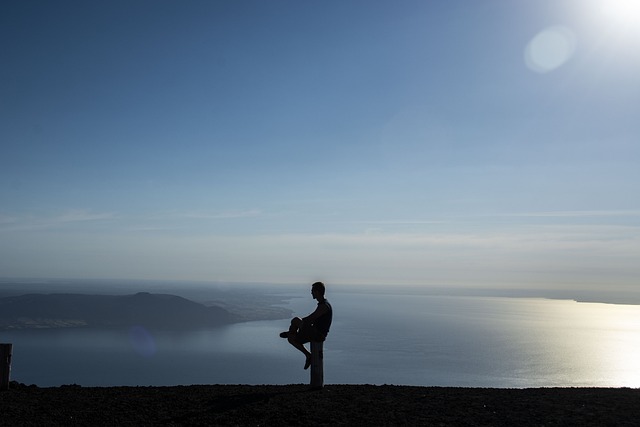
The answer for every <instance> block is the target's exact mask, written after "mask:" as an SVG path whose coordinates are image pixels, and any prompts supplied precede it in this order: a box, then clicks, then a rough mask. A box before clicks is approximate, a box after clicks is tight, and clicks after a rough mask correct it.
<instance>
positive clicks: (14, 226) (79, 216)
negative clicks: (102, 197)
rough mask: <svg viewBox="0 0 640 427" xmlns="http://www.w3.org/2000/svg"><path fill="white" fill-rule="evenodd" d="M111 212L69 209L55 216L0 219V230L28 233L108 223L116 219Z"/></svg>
mask: <svg viewBox="0 0 640 427" xmlns="http://www.w3.org/2000/svg"><path fill="white" fill-rule="evenodd" d="M116 218H117V215H116V214H115V213H113V212H94V211H91V210H88V209H71V210H68V211H66V212H64V213H62V214H59V215H55V216H48V217H42V216H34V215H31V214H29V215H24V216H21V217H18V216H15V217H8V216H3V217H0V230H3V231H30V230H46V229H53V228H58V227H63V226H71V225H74V224H81V223H90V222H98V221H108V220H113V219H116Z"/></svg>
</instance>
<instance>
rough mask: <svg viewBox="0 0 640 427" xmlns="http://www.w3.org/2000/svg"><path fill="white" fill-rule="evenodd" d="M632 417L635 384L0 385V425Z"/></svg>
mask: <svg viewBox="0 0 640 427" xmlns="http://www.w3.org/2000/svg"><path fill="white" fill-rule="evenodd" d="M638 423H640V389H606V388H571V389H570V388H548V389H545V388H541V389H482V388H448V387H407V386H392V385H383V386H373V385H327V386H325V387H324V388H323V389H321V390H309V387H308V386H306V385H262V386H249V385H193V386H174V387H96V388H94V387H80V386H75V385H71V386H62V387H52V388H39V387H36V386H26V385H23V384H18V383H15V382H14V383H12V384H11V385H10V389H9V390H7V391H2V392H0V425H7V426H26V425H33V426H44V425H47V426H51V425H65V426H73V425H82V426H106V425H109V426H127V425H131V426H133V425H135V426H144V425H223V426H227V425H229V426H234V425H237V426H245V425H246V426H296V425H300V426H310V425H311V426H313V425H375V426H381V425H394V426H395V425H412V426H413V425H435V426H469V425H473V426H480V425H490V426H515V425H518V426H529V425H530V426H567V425H575V426H585V425H592V426H606V425H611V426H614V425H615V426H624V425H628V426H631V425H634V426H636V425H638Z"/></svg>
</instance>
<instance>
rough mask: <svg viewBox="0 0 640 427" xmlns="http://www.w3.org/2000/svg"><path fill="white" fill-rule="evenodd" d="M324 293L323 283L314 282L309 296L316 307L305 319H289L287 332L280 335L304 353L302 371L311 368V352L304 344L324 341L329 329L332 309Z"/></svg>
mask: <svg viewBox="0 0 640 427" xmlns="http://www.w3.org/2000/svg"><path fill="white" fill-rule="evenodd" d="M324 293H325V288H324V283H322V282H316V283H314V284H313V285H311V295H312V296H313V299H315V300H317V301H318V307H316V309H315V311H314V312H313V313H311V314H310V315H308V316H307V317H303V318H302V319H301V318H299V317H294V318H293V319H291V326H290V327H289V330H288V331H286V332H282V333H281V334H280V336H281V337H282V338H287V340H289V342H290V343H291V345H292V346H294V347H295V348H297V349H298V350H300V351H301V352H302V353H304V355H305V357H306V361H305V363H304V369H308V368H309V366H311V352H309V350H307V349H306V348H305V346H304V344H306V343H308V342H312V341H313V342H322V341H324V340H325V339H326V338H327V334H328V333H329V328H330V327H331V320H332V319H333V309H332V308H331V304H329V301H327V300H326V299H325V297H324Z"/></svg>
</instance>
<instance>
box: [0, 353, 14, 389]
mask: <svg viewBox="0 0 640 427" xmlns="http://www.w3.org/2000/svg"><path fill="white" fill-rule="evenodd" d="M12 348H13V344H0V390H9V376H10V374H11V350H12Z"/></svg>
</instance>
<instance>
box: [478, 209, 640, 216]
mask: <svg viewBox="0 0 640 427" xmlns="http://www.w3.org/2000/svg"><path fill="white" fill-rule="evenodd" d="M489 216H500V217H520V218H522V217H530V218H536V217H541V218H580V217H634V216H640V210H597V211H542V212H523V213H506V214H495V215H489Z"/></svg>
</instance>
